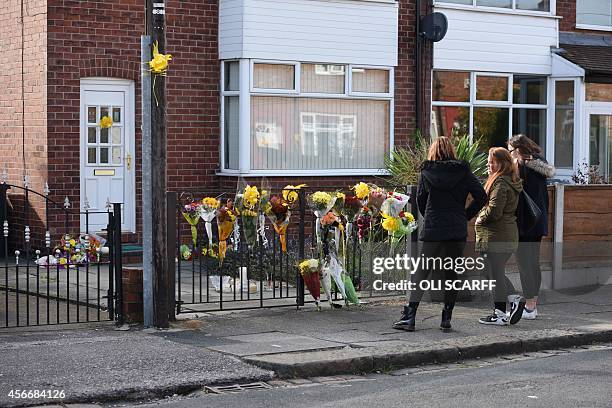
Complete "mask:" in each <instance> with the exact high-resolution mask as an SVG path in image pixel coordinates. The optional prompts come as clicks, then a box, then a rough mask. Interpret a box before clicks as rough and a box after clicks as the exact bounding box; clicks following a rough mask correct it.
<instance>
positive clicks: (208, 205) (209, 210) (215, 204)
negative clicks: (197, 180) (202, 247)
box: [200, 197, 221, 248]
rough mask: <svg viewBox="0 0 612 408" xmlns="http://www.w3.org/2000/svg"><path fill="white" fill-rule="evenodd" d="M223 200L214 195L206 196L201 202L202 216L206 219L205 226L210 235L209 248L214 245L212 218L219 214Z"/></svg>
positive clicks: (207, 233) (208, 235)
mask: <svg viewBox="0 0 612 408" xmlns="http://www.w3.org/2000/svg"><path fill="white" fill-rule="evenodd" d="M220 205H221V202H219V200H217V199H216V198H214V197H204V198H203V199H202V202H201V203H200V217H201V218H202V219H203V220H204V228H205V230H206V235H207V237H208V248H212V246H213V234H212V220H214V219H215V217H216V216H217V210H218V209H219V206H220Z"/></svg>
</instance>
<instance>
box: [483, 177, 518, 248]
mask: <svg viewBox="0 0 612 408" xmlns="http://www.w3.org/2000/svg"><path fill="white" fill-rule="evenodd" d="M521 191H523V185H522V181H521V180H518V181H512V178H511V177H509V176H501V177H498V178H497V180H495V182H494V183H493V185H492V186H491V190H490V192H489V201H488V203H487V205H485V206H484V207H483V209H482V210H480V213H479V214H478V218H477V219H476V226H475V229H476V250H477V251H479V252H514V251H515V250H516V248H517V246H518V228H517V226H516V206H517V205H518V201H519V194H520V192H521Z"/></svg>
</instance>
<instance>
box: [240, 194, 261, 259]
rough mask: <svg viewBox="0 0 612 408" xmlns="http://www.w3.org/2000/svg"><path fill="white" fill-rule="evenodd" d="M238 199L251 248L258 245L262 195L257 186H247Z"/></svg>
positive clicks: (246, 236) (245, 234)
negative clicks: (258, 224) (258, 222)
mask: <svg viewBox="0 0 612 408" xmlns="http://www.w3.org/2000/svg"><path fill="white" fill-rule="evenodd" d="M236 197H237V200H236V202H237V203H238V204H239V206H238V208H239V211H240V216H241V218H242V227H243V228H244V237H245V239H246V241H247V244H248V245H249V247H253V246H255V245H256V244H257V221H258V219H259V204H260V199H261V193H260V192H259V189H258V188H257V187H256V186H251V185H247V186H246V187H244V190H243V191H242V192H241V193H239V194H237V196H236Z"/></svg>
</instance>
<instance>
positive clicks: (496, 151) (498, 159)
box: [484, 147, 519, 194]
mask: <svg viewBox="0 0 612 408" xmlns="http://www.w3.org/2000/svg"><path fill="white" fill-rule="evenodd" d="M489 158H490V159H491V160H492V161H494V162H495V163H497V164H499V170H497V171H496V172H495V173H492V174H490V175H489V178H488V179H487V182H486V183H485V187H484V188H485V191H486V192H487V194H488V193H489V191H490V190H491V186H493V183H494V182H495V180H497V178H498V177H501V176H510V177H511V178H512V181H518V180H519V176H518V168H517V165H516V162H515V161H514V160H512V156H511V155H510V152H509V151H508V150H506V149H504V148H503V147H492V148H490V149H489Z"/></svg>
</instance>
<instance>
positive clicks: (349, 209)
mask: <svg viewBox="0 0 612 408" xmlns="http://www.w3.org/2000/svg"><path fill="white" fill-rule="evenodd" d="M362 208H363V201H361V200H360V199H359V198H357V196H355V195H347V196H345V197H344V206H343V207H342V215H343V216H344V218H346V240H347V241H348V240H349V239H351V236H352V233H353V223H354V222H355V220H356V219H357V215H358V214H359V212H360V211H361V210H362Z"/></svg>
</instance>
